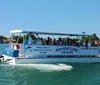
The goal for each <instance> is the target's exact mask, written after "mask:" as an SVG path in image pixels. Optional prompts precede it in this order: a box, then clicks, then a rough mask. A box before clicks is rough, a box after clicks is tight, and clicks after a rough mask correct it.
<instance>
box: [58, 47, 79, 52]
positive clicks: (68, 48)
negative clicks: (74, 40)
mask: <svg viewBox="0 0 100 85" xmlns="http://www.w3.org/2000/svg"><path fill="white" fill-rule="evenodd" d="M58 51H74V52H78V49H77V48H72V47H59V48H56V52H58Z"/></svg>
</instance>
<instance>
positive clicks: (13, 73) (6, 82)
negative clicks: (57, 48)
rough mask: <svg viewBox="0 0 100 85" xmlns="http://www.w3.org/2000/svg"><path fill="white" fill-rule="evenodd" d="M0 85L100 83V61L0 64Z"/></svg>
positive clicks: (99, 84) (84, 84)
mask: <svg viewBox="0 0 100 85" xmlns="http://www.w3.org/2000/svg"><path fill="white" fill-rule="evenodd" d="M7 46H8V45H4V44H3V45H0V53H2V51H3V49H4V48H6V47H7ZM0 85H100V63H95V64H80V63H77V64H61V63H60V64H31V65H28V64H22V65H21V64H17V65H15V66H10V65H3V64H0Z"/></svg>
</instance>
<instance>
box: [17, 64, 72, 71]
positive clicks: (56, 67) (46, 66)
mask: <svg viewBox="0 0 100 85" xmlns="http://www.w3.org/2000/svg"><path fill="white" fill-rule="evenodd" d="M16 66H26V67H31V68H35V69H38V70H42V71H61V70H71V69H72V68H73V67H72V66H69V65H66V64H16Z"/></svg>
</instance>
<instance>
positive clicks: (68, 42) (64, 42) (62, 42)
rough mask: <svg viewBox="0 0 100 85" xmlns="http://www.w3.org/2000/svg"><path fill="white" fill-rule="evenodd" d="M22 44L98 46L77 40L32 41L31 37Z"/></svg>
mask: <svg viewBox="0 0 100 85" xmlns="http://www.w3.org/2000/svg"><path fill="white" fill-rule="evenodd" d="M24 44H37V45H60V46H65V45H67V46H88V47H90V46H99V45H100V43H99V44H96V43H95V41H85V40H82V39H77V38H69V37H68V38H50V37H47V38H40V37H36V38H35V39H32V37H31V36H29V37H26V39H25V41H24Z"/></svg>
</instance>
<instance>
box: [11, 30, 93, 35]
mask: <svg viewBox="0 0 100 85" xmlns="http://www.w3.org/2000/svg"><path fill="white" fill-rule="evenodd" d="M10 33H12V34H15V33H33V34H45V35H65V36H91V35H90V34H71V33H56V32H40V31H25V30H12V31H10Z"/></svg>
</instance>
